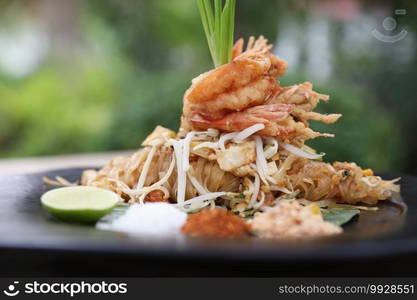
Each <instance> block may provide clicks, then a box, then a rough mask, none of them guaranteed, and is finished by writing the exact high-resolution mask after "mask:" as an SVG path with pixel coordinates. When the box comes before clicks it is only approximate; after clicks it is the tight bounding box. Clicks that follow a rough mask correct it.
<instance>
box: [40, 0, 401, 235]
mask: <svg viewBox="0 0 417 300" xmlns="http://www.w3.org/2000/svg"><path fill="white" fill-rule="evenodd" d="M197 4H198V7H199V10H200V13H201V16H202V20H203V27H204V30H205V33H206V37H207V41H208V44H209V49H210V52H211V55H212V58H213V62H214V68H213V69H211V70H207V71H205V72H204V73H202V74H201V75H199V76H197V77H196V78H194V79H192V81H191V85H190V86H189V88H188V89H187V90H186V91H185V93H184V97H183V99H182V107H183V109H182V115H181V116H179V117H180V118H181V123H180V127H179V128H178V129H177V130H172V129H169V128H164V127H162V126H157V127H156V128H155V129H154V131H153V132H151V133H150V134H149V136H148V137H147V138H146V139H145V140H144V141H142V142H141V143H140V148H139V149H138V150H137V151H136V152H134V153H132V154H131V155H128V156H123V157H115V158H114V159H112V160H111V161H110V162H109V163H108V164H107V165H106V166H104V167H101V168H98V169H97V168H93V169H85V170H83V172H82V174H81V175H80V177H79V178H78V183H77V184H76V183H73V182H70V181H68V180H66V179H64V178H62V177H57V178H44V181H45V182H46V183H47V184H49V185H64V186H66V187H63V188H62V189H61V191H62V192H60V191H59V190H60V189H57V190H52V191H50V192H47V193H46V194H45V195H43V196H42V205H43V206H44V207H45V208H46V209H47V210H48V211H49V212H50V213H51V214H52V215H54V213H55V216H57V217H58V218H59V217H60V216H61V217H62V216H65V215H68V213H66V210H71V209H72V211H71V213H72V214H73V216H76V215H77V214H78V215H80V214H83V216H85V214H86V211H87V210H89V209H90V213H91V211H94V209H93V208H91V207H89V206H88V205H85V207H82V208H79V209H78V210H77V207H76V206H77V205H76V204H77V203H79V202H82V201H84V200H80V199H83V193H84V192H85V193H87V194H88V195H89V196H88V197H87V196H86V197H85V198H88V199H87V200H85V201H90V200H91V199H90V198H91V197H94V195H96V194H95V193H96V192H97V191H102V190H106V191H109V192H111V193H113V194H115V195H117V197H118V198H116V199H118V201H117V200H116V201H115V202H114V203H113V202H112V204H111V209H110V210H105V211H106V213H105V214H104V213H103V214H102V215H100V214H98V216H99V217H100V218H97V219H94V218H91V219H88V218H84V219H88V220H89V221H94V223H95V224H96V228H98V229H100V230H107V231H117V232H127V233H131V234H137V235H139V236H140V235H145V236H148V237H149V236H159V235H161V234H165V235H179V236H186V237H190V238H193V237H203V238H227V239H230V238H239V239H242V238H248V239H250V238H254V239H258V240H259V239H261V240H262V239H268V240H280V241H293V240H312V239H316V238H323V237H329V236H340V235H343V232H344V230H345V229H344V228H346V224H347V226H349V224H352V223H355V222H356V223H358V222H359V223H360V222H361V218H369V217H370V216H372V214H374V215H375V216H376V215H378V214H379V213H380V212H381V211H383V210H384V208H383V207H384V205H385V204H386V203H391V202H392V199H394V198H397V199H399V193H400V185H399V180H400V178H391V179H390V180H386V179H383V178H382V177H380V176H377V175H376V174H374V171H373V170H371V169H364V168H361V167H360V166H358V165H357V164H355V163H354V162H338V161H336V162H327V161H326V160H325V159H326V156H325V153H321V152H320V149H313V148H311V147H309V146H308V145H307V143H308V141H310V140H312V139H316V138H334V135H333V134H330V133H325V132H317V131H314V130H313V129H312V128H311V127H310V124H311V122H321V123H324V124H329V128H330V126H331V124H333V123H335V122H337V121H338V120H339V119H340V118H341V117H342V115H341V114H338V113H337V112H335V113H332V114H322V113H319V112H317V111H316V108H317V106H318V105H319V104H320V103H326V102H328V101H329V100H330V96H331V95H326V93H325V91H315V90H314V88H313V84H312V83H311V82H309V81H306V82H303V83H294V84H293V85H290V86H281V84H280V82H279V79H280V77H282V76H283V75H285V73H286V71H287V69H288V68H289V67H290V66H288V64H287V62H286V61H285V59H284V58H281V57H280V56H279V55H277V52H279V47H278V48H276V49H275V48H273V45H272V44H270V43H269V42H268V40H267V39H266V38H265V37H263V36H259V37H250V38H249V39H247V40H246V41H245V40H244V39H242V38H241V39H238V40H237V41H236V42H234V37H233V34H234V30H233V25H234V10H235V1H229V0H227V1H225V3H224V5H222V1H220V2H219V1H215V2H214V7H213V6H212V4H211V1H203V0H200V1H197ZM273 49H274V50H273ZM179 103H180V101H179ZM77 185H79V186H77ZM51 193H54V194H53V195H52V194H51ZM62 195H64V196H65V197H66V200H62V198H60V197H64V196H62ZM103 197H104V196H103ZM74 198H77V199H76V200H74ZM100 199H103V198H100V197H99V196H97V199H96V200H93V201H92V202H91V203H93V204H92V205H93V206H94V205H96V204H97V203H96V202H100ZM61 200H62V201H61ZM60 201H61V202H60ZM65 201H67V202H69V203H66V202H65ZM103 201H104V200H103ZM116 202H118V203H117V204H116ZM103 203H104V202H103ZM103 203H102V204H103ZM72 204H74V205H73V206H74V207H73V206H71V205H72ZM81 204H82V203H81ZM381 204H382V205H381ZM54 205H55V206H54ZM97 205H98V206H100V203H98V204H97ZM402 205H403V204H402ZM98 206H97V207H98ZM104 206H105V205H104ZM104 206H103V211H104V208H105V207H104ZM403 208H404V205H403ZM98 210H99V209H98V208H96V211H98ZM401 211H402V212H404V211H405V210H404V209H403V210H401ZM401 214H402V213H401ZM401 214H400V213H398V216H400V215H401ZM87 215H88V213H87ZM69 219H71V217H69ZM79 220H82V218H79ZM344 226H345V227H344Z"/></svg>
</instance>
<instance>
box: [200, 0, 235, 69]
mask: <svg viewBox="0 0 417 300" xmlns="http://www.w3.org/2000/svg"><path fill="white" fill-rule="evenodd" d="M197 5H198V9H199V11H200V15H201V21H202V23H203V27H204V32H205V33H206V38H207V43H208V46H209V49H210V53H211V57H212V59H213V63H214V66H215V67H216V68H217V67H219V66H221V65H223V64H226V63H228V62H230V61H231V60H232V51H233V35H234V27H235V6H236V0H225V3H224V6H223V0H214V10H213V5H212V0H197ZM222 6H223V8H222Z"/></svg>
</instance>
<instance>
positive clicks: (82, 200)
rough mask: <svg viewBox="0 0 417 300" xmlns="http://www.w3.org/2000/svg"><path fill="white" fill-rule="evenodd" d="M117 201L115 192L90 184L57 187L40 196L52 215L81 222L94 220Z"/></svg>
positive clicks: (111, 207)
mask: <svg viewBox="0 0 417 300" xmlns="http://www.w3.org/2000/svg"><path fill="white" fill-rule="evenodd" d="M119 201H120V197H119V196H118V195H117V194H115V193H113V192H111V191H109V190H105V189H100V188H96V187H91V186H71V187H63V188H58V189H54V190H51V191H49V192H47V193H45V194H43V196H42V197H41V203H42V206H43V207H44V208H45V209H46V210H47V211H48V212H49V213H50V214H51V215H53V216H54V217H56V218H58V219H60V220H64V221H69V222H82V223H94V222H96V221H97V220H99V219H100V218H101V217H103V216H104V215H106V214H108V213H109V212H111V211H112V210H113V208H114V207H115V206H116V204H117V203H118V202H119Z"/></svg>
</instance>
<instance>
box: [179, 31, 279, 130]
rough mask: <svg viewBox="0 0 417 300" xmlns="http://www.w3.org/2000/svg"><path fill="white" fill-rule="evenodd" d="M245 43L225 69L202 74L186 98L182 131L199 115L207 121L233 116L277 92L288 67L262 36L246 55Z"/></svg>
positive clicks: (252, 44) (238, 46)
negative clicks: (243, 49) (281, 77)
mask: <svg viewBox="0 0 417 300" xmlns="http://www.w3.org/2000/svg"><path fill="white" fill-rule="evenodd" d="M242 47H243V40H239V41H238V42H237V43H236V46H235V57H234V58H233V60H232V61H231V62H230V63H228V64H225V65H222V66H220V67H218V68H216V69H214V70H212V71H209V72H206V73H204V74H201V75H200V76H198V77H197V78H195V79H194V80H193V81H192V85H191V87H190V88H189V89H188V90H187V91H186V92H185V95H184V110H183V123H187V122H191V124H184V125H183V126H182V127H184V126H185V127H189V126H191V127H192V126H193V122H194V121H193V120H195V119H196V115H198V116H200V117H201V118H204V119H206V120H207V121H213V120H218V119H221V118H223V117H225V116H226V115H227V114H229V113H232V112H240V111H243V110H245V109H246V108H248V107H252V106H256V105H261V104H263V103H264V102H265V100H266V99H267V98H268V97H269V96H271V95H272V93H273V92H274V91H275V89H276V86H277V82H276V78H277V77H279V76H281V75H282V74H284V73H285V71H286V69H287V63H286V62H285V61H284V60H282V59H280V58H278V57H275V56H273V55H272V54H271V53H270V52H269V51H270V49H271V47H272V46H271V45H268V43H267V40H266V39H265V38H263V37H262V36H261V37H260V38H259V39H258V40H256V41H255V40H254V38H253V37H252V38H251V39H250V40H249V43H248V46H247V49H246V51H244V52H242Z"/></svg>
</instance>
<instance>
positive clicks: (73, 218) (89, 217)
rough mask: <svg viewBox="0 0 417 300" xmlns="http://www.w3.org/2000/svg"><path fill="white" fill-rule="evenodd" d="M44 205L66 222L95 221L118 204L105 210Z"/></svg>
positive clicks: (47, 209)
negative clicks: (58, 207)
mask: <svg viewBox="0 0 417 300" xmlns="http://www.w3.org/2000/svg"><path fill="white" fill-rule="evenodd" d="M42 207H43V208H44V209H45V210H46V211H47V212H48V213H49V214H51V215H52V216H53V217H55V218H57V219H59V220H61V221H66V222H75V223H95V222H97V221H98V220H99V219H101V218H102V217H104V216H105V215H107V214H109V213H111V212H112V211H113V209H114V208H115V207H116V205H113V206H111V207H109V208H108V209H104V210H93V209H80V210H63V209H56V208H53V207H50V206H47V205H44V204H42Z"/></svg>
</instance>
